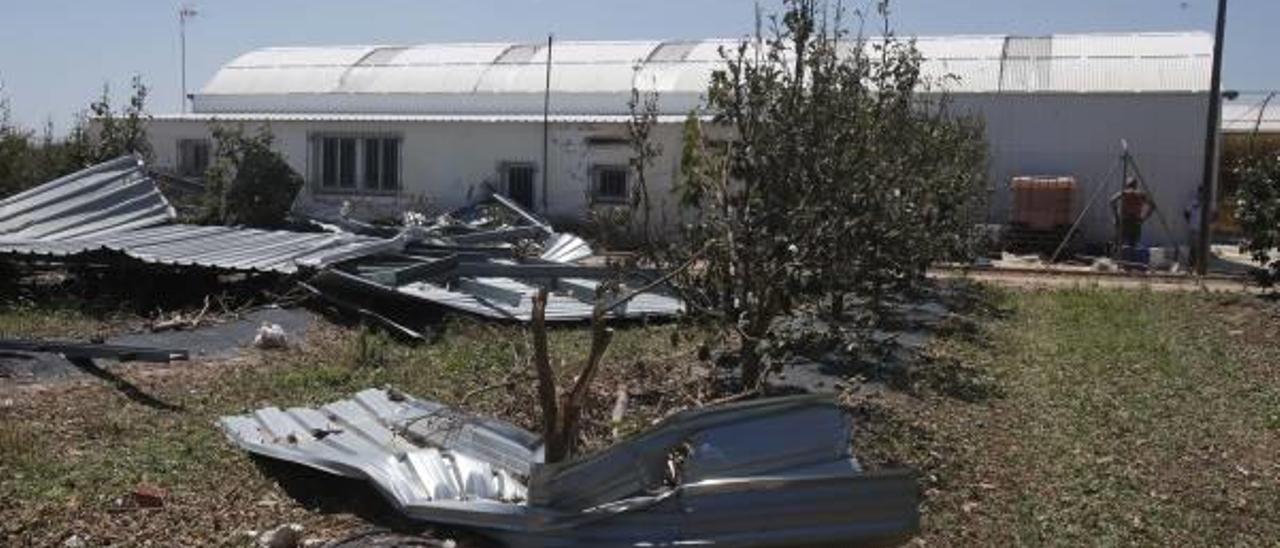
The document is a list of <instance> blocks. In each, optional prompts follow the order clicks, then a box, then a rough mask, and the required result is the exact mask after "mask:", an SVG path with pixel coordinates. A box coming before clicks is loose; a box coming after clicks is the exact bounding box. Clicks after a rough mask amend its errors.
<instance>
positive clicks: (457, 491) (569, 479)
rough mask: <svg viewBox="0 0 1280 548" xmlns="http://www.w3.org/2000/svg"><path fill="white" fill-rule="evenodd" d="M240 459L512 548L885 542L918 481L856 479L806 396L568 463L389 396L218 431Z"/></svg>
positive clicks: (835, 429) (501, 431)
mask: <svg viewBox="0 0 1280 548" xmlns="http://www.w3.org/2000/svg"><path fill="white" fill-rule="evenodd" d="M221 424H222V428H223V430H224V432H225V433H226V434H227V436H228V437H229V438H230V439H231V440H232V441H233V442H234V443H236V444H237V445H239V446H240V447H242V448H243V449H245V450H247V451H250V452H252V453H255V454H259V455H264V456H268V457H272V458H277V459H282V460H287V461H291V462H295V463H298V464H302V465H305V466H310V467H313V468H317V469H320V470H325V471H328V472H331V473H334V474H338V475H342V476H345V477H352V478H361V479H365V480H368V481H370V482H372V483H373V484H374V485H375V486H376V487H377V488H378V489H379V491H380V492H382V493H383V494H384V496H386V497H387V498H388V499H389V500H390V501H391V502H392V503H393V504H394V505H395V506H396V507H397V508H398V509H399V510H400V511H402V512H403V513H405V514H406V515H408V516H410V517H412V518H415V519H420V520H424V521H430V522H435V523H441V524H449V525H456V526H466V527H473V528H475V529H476V531H477V532H478V533H481V534H484V535H488V536H491V537H494V538H497V539H500V540H502V541H503V542H505V543H507V544H508V545H510V546H516V547H550V546H565V547H584V546H688V545H714V546H850V545H879V544H894V543H898V542H901V541H903V540H905V539H906V538H909V536H910V535H912V534H913V533H914V531H915V530H916V529H917V528H918V521H919V516H918V510H917V494H916V486H915V481H914V478H913V477H912V476H911V475H910V474H909V473H905V472H888V473H867V472H864V471H863V470H862V469H861V467H860V466H859V465H858V462H857V460H856V459H854V457H853V456H852V455H851V454H850V447H851V441H852V440H851V436H852V425H851V423H850V421H849V418H848V417H847V416H846V415H844V413H843V412H841V411H840V409H839V408H837V407H836V406H835V405H834V403H833V402H831V401H829V400H825V399H822V398H818V397H808V396H800V397H790V398H778V399H767V400H758V401H752V402H745V403H737V404H730V405H725V406H718V407H712V408H706V409H701V410H696V411H690V412H686V413H681V414H678V415H675V416H673V417H671V418H669V419H667V420H665V421H663V422H662V423H661V424H659V425H658V426H656V427H655V428H653V429H652V430H650V431H649V432H647V433H645V434H642V435H640V436H637V437H635V438H632V439H629V440H627V441H624V442H621V443H618V444H615V445H614V446H612V447H610V448H609V449H606V450H605V451H603V452H600V453H598V454H596V455H591V456H588V457H585V458H582V459H579V460H576V461H571V462H568V463H561V464H557V465H543V464H541V463H540V461H541V451H540V446H539V444H538V440H537V436H535V435H533V434H532V433H529V432H527V431H524V430H521V429H519V428H517V427H515V426H512V425H509V424H506V423H503V422H501V421H495V420H487V419H477V418H474V417H467V416H465V415H462V414H460V413H457V412H456V411H453V410H450V409H449V408H448V407H445V406H443V405H440V404H437V403H433V402H428V401H424V400H418V399H415V398H412V397H408V396H404V395H402V394H398V393H396V392H394V391H392V392H388V391H384V390H366V391H363V392H361V393H359V394H357V395H356V396H355V397H353V398H351V399H349V400H342V401H339V402H335V403H333V404H329V405H326V406H323V407H321V408H318V409H310V408H297V409H289V410H279V409H275V408H267V409H263V410H259V411H256V412H254V413H252V414H249V415H242V416H235V417H224V418H223V419H222V421H221Z"/></svg>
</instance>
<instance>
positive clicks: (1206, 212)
mask: <svg viewBox="0 0 1280 548" xmlns="http://www.w3.org/2000/svg"><path fill="white" fill-rule="evenodd" d="M1226 30H1227V0H1218V22H1217V28H1216V30H1215V32H1214V37H1213V76H1212V77H1211V79H1210V81H1209V113H1208V120H1207V127H1206V128H1205V143H1204V182H1203V183H1202V184H1201V185H1200V241H1198V242H1195V245H1196V251H1197V253H1196V254H1197V259H1196V273H1197V274H1199V275H1201V276H1203V275H1205V274H1206V273H1208V271H1209V239H1210V238H1209V236H1210V234H1209V230H1210V229H1211V227H1212V224H1211V223H1210V222H1209V220H1210V219H1209V217H1210V216H1211V215H1212V214H1213V195H1214V192H1213V187H1214V183H1215V182H1216V181H1215V177H1214V175H1215V174H1216V173H1217V171H1218V169H1217V168H1218V166H1217V163H1218V132H1219V127H1218V125H1219V123H1220V122H1219V120H1218V119H1219V114H1220V111H1221V109H1222V43H1223V42H1224V41H1225V40H1226Z"/></svg>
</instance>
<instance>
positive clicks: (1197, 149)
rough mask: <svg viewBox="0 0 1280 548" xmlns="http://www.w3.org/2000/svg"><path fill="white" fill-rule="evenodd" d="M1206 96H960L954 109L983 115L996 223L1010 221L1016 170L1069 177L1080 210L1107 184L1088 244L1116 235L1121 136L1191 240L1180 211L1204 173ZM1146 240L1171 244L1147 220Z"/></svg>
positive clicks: (1177, 227) (1180, 236) (1173, 223)
mask: <svg viewBox="0 0 1280 548" xmlns="http://www.w3.org/2000/svg"><path fill="white" fill-rule="evenodd" d="M1206 99H1207V94H1199V95H1196V94H1087V95H1086V94H1059V95H1044V94H1037V95H1027V94H1002V95H995V94H992V95H962V96H956V97H954V98H953V108H954V109H955V110H956V111H958V112H967V113H979V114H981V115H982V116H983V118H984V120H985V124H986V129H987V141H988V144H989V146H990V148H991V158H990V162H991V163H990V166H989V168H990V174H991V180H992V183H993V194H992V196H991V216H990V221H991V222H993V223H1006V222H1008V220H1009V213H1010V203H1011V199H1010V198H1011V197H1010V193H1009V190H1008V187H1009V181H1010V179H1011V178H1012V177H1014V176H1017V175H1071V176H1074V177H1076V179H1077V181H1078V182H1079V184H1080V188H1081V192H1080V195H1079V197H1078V203H1077V204H1076V212H1077V213H1079V212H1080V211H1081V210H1083V208H1084V207H1085V202H1087V201H1088V199H1089V197H1090V196H1092V195H1093V193H1094V191H1095V190H1096V189H1097V188H1098V187H1099V185H1103V186H1105V187H1106V188H1105V189H1104V190H1103V191H1102V192H1103V195H1102V196H1100V197H1099V198H1098V202H1097V203H1095V204H1094V207H1093V209H1091V210H1090V212H1089V214H1088V216H1087V217H1086V219H1085V222H1084V223H1083V225H1082V229H1083V231H1084V234H1083V235H1084V237H1085V239H1086V240H1087V241H1093V242H1102V241H1108V240H1110V239H1111V238H1112V237H1113V232H1114V229H1113V225H1112V223H1113V221H1112V218H1111V212H1110V209H1109V204H1108V203H1107V199H1108V198H1110V196H1111V194H1112V193H1114V192H1116V191H1118V190H1119V187H1120V184H1121V178H1122V175H1121V171H1120V169H1121V168H1120V165H1121V162H1120V155H1121V152H1122V149H1121V145H1120V141H1121V139H1123V140H1125V141H1127V142H1128V144H1129V150H1130V152H1131V153H1132V154H1133V159H1134V161H1135V163H1136V164H1137V166H1138V168H1139V169H1140V170H1141V172H1142V175H1143V176H1144V177H1145V180H1146V181H1147V183H1148V184H1149V185H1150V187H1151V189H1152V191H1153V194H1154V198H1155V202H1156V204H1157V207H1158V208H1159V209H1160V210H1161V212H1163V214H1164V217H1165V219H1167V221H1168V223H1169V225H1170V228H1171V231H1172V232H1173V240H1174V241H1177V242H1179V243H1183V242H1184V241H1185V240H1186V238H1187V228H1186V222H1185V220H1184V219H1183V209H1184V208H1185V207H1186V206H1187V204H1189V203H1190V199H1191V198H1192V195H1193V194H1194V192H1195V191H1196V188H1198V186H1199V184H1200V181H1201V177H1202V172H1203V169H1204V164H1203V162H1204V135H1205V108H1206V104H1207V103H1206ZM1143 239H1144V241H1146V243H1148V244H1156V245H1163V244H1167V243H1168V239H1169V238H1168V237H1167V236H1166V231H1165V229H1164V228H1163V226H1162V225H1161V224H1160V221H1159V219H1158V218H1157V217H1155V216H1153V217H1152V218H1151V219H1150V220H1149V221H1148V222H1147V224H1146V225H1145V226H1144V229H1143Z"/></svg>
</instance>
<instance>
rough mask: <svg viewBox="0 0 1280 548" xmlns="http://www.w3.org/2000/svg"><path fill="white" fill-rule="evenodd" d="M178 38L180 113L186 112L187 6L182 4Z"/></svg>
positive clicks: (179, 14)
mask: <svg viewBox="0 0 1280 548" xmlns="http://www.w3.org/2000/svg"><path fill="white" fill-rule="evenodd" d="M178 40H179V42H181V46H180V47H181V50H182V92H181V93H182V95H181V96H179V97H178V104H179V105H181V107H182V113H183V114H186V113H187V8H186V6H183V7H182V8H179V10H178Z"/></svg>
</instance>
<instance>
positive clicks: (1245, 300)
mask: <svg viewBox="0 0 1280 548" xmlns="http://www.w3.org/2000/svg"><path fill="white" fill-rule="evenodd" d="M1003 300H1004V302H1005V305H1006V306H1008V307H1009V308H1010V309H1011V311H1012V314H1011V315H1010V316H1009V317H1008V318H1006V319H1003V320H999V321H994V322H991V323H989V324H988V325H987V326H986V327H985V329H984V330H983V333H982V336H978V337H969V338H965V339H963V340H957V339H950V340H941V341H937V342H936V343H935V345H934V348H933V353H934V355H935V357H937V358H939V359H944V360H950V361H954V362H955V363H961V364H964V367H965V368H969V369H972V370H973V371H974V372H978V373H982V374H990V375H992V376H993V378H994V380H995V382H996V384H998V386H999V388H1000V390H999V393H1000V394H1001V395H1000V396H998V397H994V398H991V399H988V400H985V401H979V402H973V403H966V402H963V401H959V400H956V399H954V398H947V397H940V396H936V395H935V396H929V395H926V396H924V397H923V398H910V397H905V396H902V395H900V394H894V393H889V394H887V395H885V396H883V397H872V398H865V397H863V398H855V402H856V405H857V406H858V407H859V408H860V409H861V410H862V411H863V413H864V414H865V415H866V416H868V417H870V418H874V419H876V420H877V422H875V423H871V424H868V429H869V432H868V435H867V436H866V438H865V439H864V440H862V442H863V443H864V444H866V449H867V451H868V452H869V453H872V454H873V455H874V457H875V458H878V459H880V460H882V461H903V462H906V463H908V464H912V465H916V466H918V467H919V468H920V469H921V471H922V472H923V477H924V487H925V488H926V490H927V491H926V495H927V499H926V503H925V505H924V512H925V519H924V534H923V535H922V537H921V539H920V542H921V543H923V544H939V545H982V546H990V545H1033V546H1039V545H1086V544H1087V545H1099V544H1100V545H1156V546H1204V545H1224V544H1225V545H1243V546H1250V545H1255V546H1256V545H1272V544H1273V543H1274V542H1275V540H1276V539H1277V538H1280V463H1278V462H1277V461H1276V458H1275V457H1276V455H1277V454H1280V344H1277V343H1278V342H1280V326H1278V325H1277V323H1276V317H1277V308H1276V307H1275V305H1273V304H1270V303H1266V302H1264V301H1260V300H1258V299H1255V298H1252V297H1215V296H1208V295H1203V294H1168V293H1153V292H1123V291H1114V290H1112V291H1107V290H1070V291H1053V292H1045V291H1038V292H1034V293H1033V292H1014V293H1007V294H1005V296H1004V297H1003Z"/></svg>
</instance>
